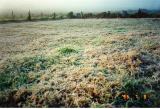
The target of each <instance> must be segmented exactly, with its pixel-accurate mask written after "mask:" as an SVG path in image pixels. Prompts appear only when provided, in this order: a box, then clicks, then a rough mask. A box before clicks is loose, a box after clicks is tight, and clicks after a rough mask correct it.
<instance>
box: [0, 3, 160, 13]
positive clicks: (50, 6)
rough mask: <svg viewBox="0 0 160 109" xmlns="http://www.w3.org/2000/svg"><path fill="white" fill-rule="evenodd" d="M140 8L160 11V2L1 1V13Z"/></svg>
mask: <svg viewBox="0 0 160 109" xmlns="http://www.w3.org/2000/svg"><path fill="white" fill-rule="evenodd" d="M138 8H145V9H160V0H0V13H4V12H7V11H8V12H9V11H11V10H13V11H17V12H20V11H21V12H23V11H28V10H31V11H34V12H41V11H48V12H50V11H52V12H53V11H55V12H57V11H58V12H69V11H75V12H78V11H86V12H100V11H108V10H126V9H138Z"/></svg>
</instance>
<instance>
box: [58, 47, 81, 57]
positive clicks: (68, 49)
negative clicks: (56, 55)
mask: <svg viewBox="0 0 160 109" xmlns="http://www.w3.org/2000/svg"><path fill="white" fill-rule="evenodd" d="M58 51H59V52H60V54H62V55H68V54H71V53H77V52H78V51H77V50H75V49H73V48H71V47H63V48H60V49H59V50H58Z"/></svg>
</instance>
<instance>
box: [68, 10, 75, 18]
mask: <svg viewBox="0 0 160 109" xmlns="http://www.w3.org/2000/svg"><path fill="white" fill-rule="evenodd" d="M67 17H68V18H70V19H72V18H74V13H73V12H72V11H71V12H69V13H68V14H67Z"/></svg>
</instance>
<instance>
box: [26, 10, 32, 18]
mask: <svg viewBox="0 0 160 109" xmlns="http://www.w3.org/2000/svg"><path fill="white" fill-rule="evenodd" d="M27 20H29V21H31V20H32V18H31V12H30V10H29V12H28V17H27Z"/></svg>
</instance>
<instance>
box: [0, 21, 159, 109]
mask: <svg viewBox="0 0 160 109" xmlns="http://www.w3.org/2000/svg"><path fill="white" fill-rule="evenodd" d="M159 94H160V19H65V20H55V21H38V22H24V23H7V24H0V107H160V100H159V99H160V95H159Z"/></svg>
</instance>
